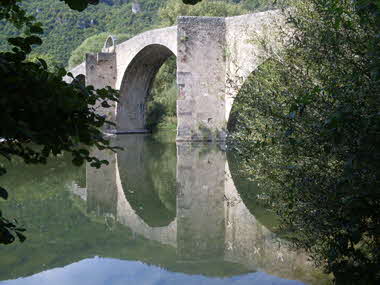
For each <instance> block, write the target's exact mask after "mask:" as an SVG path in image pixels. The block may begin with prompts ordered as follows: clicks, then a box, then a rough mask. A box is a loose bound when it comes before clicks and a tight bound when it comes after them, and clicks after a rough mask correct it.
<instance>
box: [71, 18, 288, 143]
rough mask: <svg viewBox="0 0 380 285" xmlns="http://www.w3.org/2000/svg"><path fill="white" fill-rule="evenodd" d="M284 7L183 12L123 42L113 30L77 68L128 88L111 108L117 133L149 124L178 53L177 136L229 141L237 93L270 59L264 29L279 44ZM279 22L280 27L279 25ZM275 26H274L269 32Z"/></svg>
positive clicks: (97, 80)
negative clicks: (151, 103) (154, 99)
mask: <svg viewBox="0 0 380 285" xmlns="http://www.w3.org/2000/svg"><path fill="white" fill-rule="evenodd" d="M281 19H282V17H281V15H280V13H279V11H267V12H261V13H256V14H249V15H243V16H237V17H229V18H210V17H179V18H178V25H177V26H174V27H168V28H163V29H157V30H151V31H147V32H145V33H142V34H139V35H137V36H135V37H133V38H131V39H129V40H127V41H125V42H123V43H120V44H117V40H116V39H114V38H113V37H112V36H110V37H109V38H108V39H107V41H106V43H105V45H104V48H103V50H102V52H100V53H97V54H87V55H86V61H85V62H83V63H82V64H80V65H78V66H77V67H75V68H74V69H72V70H71V73H72V74H73V75H74V76H78V75H80V74H82V75H84V76H85V78H86V84H87V85H93V86H94V87H95V88H103V87H105V86H111V87H113V88H115V89H118V90H120V96H121V97H120V101H119V103H118V104H117V105H115V106H114V108H113V109H112V110H109V109H108V110H107V111H106V112H107V113H106V114H107V115H108V116H109V118H110V119H112V120H114V121H115V122H116V125H117V127H116V132H117V133H128V132H134V131H138V132H141V131H144V130H145V116H146V99H147V96H148V94H149V92H150V88H151V85H152V82H153V80H154V77H155V75H156V73H157V71H158V70H159V68H160V67H161V65H162V64H163V63H164V62H165V60H166V59H167V58H168V57H170V56H172V55H175V56H176V57H177V86H178V90H179V91H178V97H177V118H178V125H177V140H178V141H224V140H225V138H226V136H227V122H228V119H229V115H230V111H231V108H232V104H233V99H234V97H235V95H236V94H237V91H238V90H239V88H240V87H241V85H242V83H243V82H244V80H245V79H246V78H247V77H248V75H250V74H251V73H252V72H253V71H254V70H255V69H256V68H257V67H258V66H259V65H260V64H261V63H262V62H263V61H264V60H265V59H266V58H267V56H266V52H265V50H264V48H263V47H262V45H261V44H259V43H258V41H255V37H256V36H260V37H261V38H266V39H270V40H269V41H268V42H270V43H271V45H272V46H277V45H278V43H279V39H278V37H276V36H275V33H274V30H275V29H274V27H278V25H276V23H277V24H278V23H279V20H280V21H281ZM275 25H276V26H275ZM268 30H270V32H268Z"/></svg>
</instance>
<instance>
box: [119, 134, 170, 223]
mask: <svg viewBox="0 0 380 285" xmlns="http://www.w3.org/2000/svg"><path fill="white" fill-rule="evenodd" d="M116 143H117V145H118V146H122V147H123V148H124V149H125V150H126V151H120V152H119V153H118V155H117V156H118V167H119V174H120V180H121V184H122V187H123V191H124V195H125V197H126V199H127V200H128V202H129V204H130V205H131V207H132V208H133V210H134V212H135V213H136V214H137V215H138V216H139V217H140V218H141V219H142V220H143V221H144V222H145V223H146V224H147V225H149V226H150V227H164V226H168V225H169V224H170V223H171V222H172V221H173V220H174V219H175V218H176V163H177V159H176V151H177V150H176V145H175V143H161V142H160V141H157V140H155V139H154V138H152V137H151V136H144V135H139V136H120V137H118V138H117V142H116Z"/></svg>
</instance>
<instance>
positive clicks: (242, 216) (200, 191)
mask: <svg viewBox="0 0 380 285" xmlns="http://www.w3.org/2000/svg"><path fill="white" fill-rule="evenodd" d="M116 140H117V141H116V143H117V144H118V145H120V146H122V147H124V148H125V150H124V151H122V152H119V153H117V154H115V153H112V152H101V153H96V156H98V157H100V158H101V159H107V160H108V161H109V162H110V165H109V166H108V167H102V168H101V169H95V168H92V167H87V175H86V176H87V195H86V197H87V210H88V212H91V213H96V214H97V215H104V216H108V217H112V218H113V219H114V220H116V221H117V222H118V223H120V224H123V225H125V226H128V227H129V228H130V229H131V230H132V231H133V232H135V233H136V234H139V235H142V236H144V237H145V238H147V239H149V240H154V241H158V242H160V243H162V244H166V245H170V246H172V247H174V248H175V250H176V255H177V257H176V259H177V262H179V263H188V264H189V266H191V264H193V265H195V264H197V266H198V265H199V264H202V263H204V262H207V263H208V264H210V263H215V264H219V265H220V264H223V263H235V264H240V266H241V267H242V269H243V268H244V269H243V271H246V272H247V271H265V272H267V273H269V274H273V275H276V276H279V277H283V278H288V279H297V280H302V281H305V282H308V283H309V284H318V282H317V280H316V279H315V275H314V273H315V272H314V270H313V268H312V266H311V264H309V262H308V261H307V256H306V255H305V254H303V253H300V252H295V251H292V250H291V249H290V247H289V245H288V243H287V242H286V241H284V240H281V239H280V238H278V237H277V236H276V235H275V234H273V233H272V232H271V231H270V230H269V229H268V226H265V225H263V224H262V223H260V221H259V220H258V219H257V218H256V217H255V216H254V215H252V214H251V212H252V209H251V211H250V210H249V209H248V208H247V207H246V205H245V203H244V201H243V200H242V198H241V195H240V194H239V189H237V188H236V187H235V183H234V180H233V178H232V176H231V173H230V169H229V163H228V160H227V155H226V151H225V150H223V146H220V145H206V144H195V143H177V144H174V143H173V144H161V143H159V142H156V141H154V140H152V139H151V138H150V137H149V136H124V137H118V138H117V139H116ZM233 165H234V166H235V167H237V166H238V165H237V164H233ZM234 176H235V175H234ZM235 177H236V176H235ZM237 184H239V183H237ZM242 196H244V195H242Z"/></svg>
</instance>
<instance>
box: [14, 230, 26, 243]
mask: <svg viewBox="0 0 380 285" xmlns="http://www.w3.org/2000/svg"><path fill="white" fill-rule="evenodd" d="M16 235H17V237H18V239H19V241H20V242H24V241H25V240H26V237H25V236H24V235H23V234H22V233H20V232H16Z"/></svg>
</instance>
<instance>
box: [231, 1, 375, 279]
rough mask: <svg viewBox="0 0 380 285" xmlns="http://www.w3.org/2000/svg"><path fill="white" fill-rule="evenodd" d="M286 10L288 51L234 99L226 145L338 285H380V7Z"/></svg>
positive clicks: (318, 5)
mask: <svg viewBox="0 0 380 285" xmlns="http://www.w3.org/2000/svg"><path fill="white" fill-rule="evenodd" d="M287 3H288V5H292V7H294V9H293V10H285V11H284V13H285V17H286V18H287V21H288V23H289V25H290V26H291V27H292V28H293V29H292V31H291V35H290V39H289V47H288V49H286V50H284V51H283V52H282V53H276V54H272V53H271V51H270V50H268V53H269V54H268V55H269V56H271V59H270V60H267V61H266V63H265V64H263V65H262V66H261V67H260V68H259V69H258V70H257V71H256V72H255V73H254V74H252V78H254V80H248V81H247V82H246V84H245V86H243V87H242V89H241V90H240V93H239V95H238V96H237V98H236V101H235V106H234V107H233V111H232V120H231V122H230V125H229V127H230V129H231V130H234V131H235V133H234V134H233V135H232V137H231V143H232V145H233V146H234V147H235V149H236V150H237V151H238V152H239V153H240V155H241V157H242V158H243V160H244V161H245V169H244V172H245V175H248V176H249V177H251V179H253V180H254V181H255V182H256V185H257V186H258V187H259V189H258V190H257V189H255V191H260V197H261V198H262V202H263V203H264V204H267V205H269V206H271V207H273V209H275V210H276V212H277V214H278V216H279V218H280V224H281V225H282V231H283V234H284V233H286V234H287V235H288V236H289V238H291V239H292V240H293V241H294V243H295V245H297V246H298V247H301V248H304V249H305V250H306V251H307V252H308V253H309V254H310V255H311V256H312V258H313V259H314V261H315V262H316V264H318V265H322V266H323V267H324V269H325V270H326V271H327V272H332V273H334V276H335V278H336V280H335V282H336V284H345V285H347V284H377V283H379V281H380V279H379V278H380V272H379V268H380V254H379V250H378V249H379V248H380V240H379V232H380V223H379V218H378V217H379V215H380V192H379V189H380V187H379V186H380V185H379V180H378V177H379V175H380V173H379V171H380V160H379V157H380V153H379V152H380V149H379V146H380V144H379V141H378V134H379V132H380V118H379V112H378V110H379V106H380V101H379V100H380V97H379V94H380V81H379V79H380V72H379V71H380V56H379V55H380V52H379V48H378V47H379V43H380V38H379V34H380V31H379V27H380V17H379V14H380V6H379V4H378V2H376V3H377V4H375V2H373V1H356V2H353V1H349V0H344V1H342V0H324V1H320V0H308V1H300V0H296V1H287ZM284 33H285V32H284ZM282 36H285V35H282ZM264 44H265V43H264Z"/></svg>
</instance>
